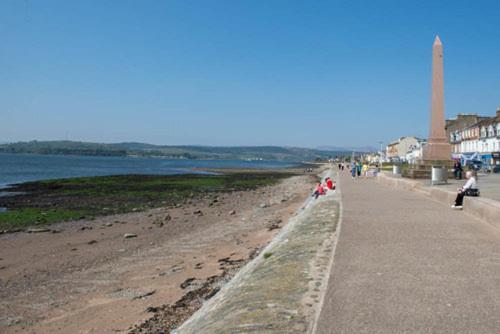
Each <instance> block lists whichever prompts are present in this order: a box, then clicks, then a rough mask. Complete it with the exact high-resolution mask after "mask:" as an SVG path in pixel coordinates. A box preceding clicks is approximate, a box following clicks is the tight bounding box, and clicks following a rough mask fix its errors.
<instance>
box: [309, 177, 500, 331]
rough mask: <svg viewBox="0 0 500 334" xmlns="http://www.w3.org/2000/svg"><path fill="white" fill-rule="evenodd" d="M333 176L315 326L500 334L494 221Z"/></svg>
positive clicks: (499, 233)
mask: <svg viewBox="0 0 500 334" xmlns="http://www.w3.org/2000/svg"><path fill="white" fill-rule="evenodd" d="M341 185H342V189H341V190H342V207H343V209H342V231H341V233H340V236H339V240H338V243H337V247H336V251H335V257H334V265H333V269H332V271H331V275H330V278H329V282H328V288H327V291H326V295H325V297H324V304H323V307H322V310H321V314H320V316H319V321H318V323H317V328H316V329H317V330H316V333H357V334H358V333H370V334H373V333H475V334H479V333H488V334H489V333H500V229H499V228H498V225H497V226H494V225H492V224H488V223H486V222H484V221H483V220H478V219H476V218H474V217H473V216H472V215H470V214H467V213H466V212H464V211H454V210H451V209H450V207H449V205H445V204H443V203H440V202H438V201H436V200H434V199H433V198H432V197H429V196H427V195H426V194H423V193H420V192H418V191H417V192H415V191H408V190H406V189H400V188H398V187H394V186H388V185H385V184H381V183H377V181H376V180H374V179H357V180H351V179H350V177H348V176H347V173H345V174H344V175H343V176H342V177H341ZM499 219H500V218H499Z"/></svg>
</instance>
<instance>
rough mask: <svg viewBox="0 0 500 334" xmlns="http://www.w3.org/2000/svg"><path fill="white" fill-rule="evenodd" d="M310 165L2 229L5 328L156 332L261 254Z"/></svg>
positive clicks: (292, 206)
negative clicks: (36, 227) (65, 219)
mask: <svg viewBox="0 0 500 334" xmlns="http://www.w3.org/2000/svg"><path fill="white" fill-rule="evenodd" d="M315 181H316V176H315V174H305V175H299V176H292V177H289V178H285V179H283V180H281V181H279V183H277V184H276V185H273V186H265V187H260V188H258V189H256V190H247V191H236V192H230V193H225V194H221V195H207V196H205V197H204V198H202V199H200V200H193V201H188V202H187V203H186V204H184V205H182V206H179V205H177V206H174V207H160V208H155V209H150V210H147V211H144V212H133V213H127V214H119V215H110V216H105V217H98V218H97V219H95V220H81V221H75V222H73V223H72V224H67V223H59V224H55V225H51V226H49V227H50V229H51V230H53V231H55V232H57V233H50V232H45V233H23V232H20V233H10V234H4V235H0V287H1V289H0V291H1V292H0V299H1V302H0V314H1V316H0V331H1V332H2V333H129V332H133V333H146V332H147V333H161V332H162V331H163V330H165V328H174V327H176V326H177V325H179V324H180V323H182V321H183V320H185V319H186V318H187V317H189V316H190V314H192V313H193V312H194V311H195V310H196V309H197V308H198V307H199V306H200V305H201V302H202V301H203V300H204V299H207V298H210V297H211V296H213V295H214V294H215V293H216V292H217V291H218V288H219V286H220V285H222V284H224V282H225V281H227V280H229V279H230V278H231V277H232V275H234V273H235V272H236V271H237V270H238V269H239V268H240V267H241V266H243V265H244V264H245V263H246V262H248V261H249V259H251V258H252V257H253V256H255V255H256V254H258V252H259V250H260V249H261V248H262V247H264V246H265V245H266V244H267V243H268V242H269V241H270V240H271V239H272V238H273V236H274V235H275V234H276V233H277V232H278V231H279V229H280V228H281V227H283V225H284V224H285V223H286V222H287V220H288V219H289V217H291V216H292V215H294V214H295V212H296V211H297V210H298V209H299V208H300V207H301V205H302V204H303V202H304V201H305V199H306V198H307V196H309V195H310V191H311V189H312V187H313V184H314V182H315Z"/></svg>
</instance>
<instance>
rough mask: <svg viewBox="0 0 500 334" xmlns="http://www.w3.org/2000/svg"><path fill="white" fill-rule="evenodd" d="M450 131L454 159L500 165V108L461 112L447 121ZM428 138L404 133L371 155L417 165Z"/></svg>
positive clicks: (486, 166) (485, 166) (371, 158)
mask: <svg viewBox="0 0 500 334" xmlns="http://www.w3.org/2000/svg"><path fill="white" fill-rule="evenodd" d="M446 134H447V136H448V141H449V143H450V144H451V147H452V156H451V158H452V159H453V160H460V161H461V163H462V164H463V165H470V164H475V165H476V166H480V167H481V168H483V169H486V170H488V169H491V168H493V167H494V166H496V165H500V108H498V109H497V110H496V114H495V115H494V116H480V115H477V114H458V115H457V116H456V117H455V118H452V119H447V120H446ZM426 144H427V140H426V139H423V138H418V137H414V136H403V137H400V138H398V139H395V140H393V141H391V142H390V143H388V144H387V145H386V147H385V150H381V151H380V152H378V153H372V154H368V155H367V156H366V159H367V160H368V161H371V162H392V163H409V164H413V163H415V162H416V161H417V160H418V159H421V158H422V152H423V148H424V147H425V145H426Z"/></svg>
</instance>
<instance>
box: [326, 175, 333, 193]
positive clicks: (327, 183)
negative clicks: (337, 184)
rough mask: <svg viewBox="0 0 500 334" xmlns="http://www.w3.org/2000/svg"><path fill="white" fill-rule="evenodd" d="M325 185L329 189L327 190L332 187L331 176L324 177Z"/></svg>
mask: <svg viewBox="0 0 500 334" xmlns="http://www.w3.org/2000/svg"><path fill="white" fill-rule="evenodd" d="M326 187H327V188H328V189H329V190H332V189H333V181H332V179H331V178H329V177H327V178H326Z"/></svg>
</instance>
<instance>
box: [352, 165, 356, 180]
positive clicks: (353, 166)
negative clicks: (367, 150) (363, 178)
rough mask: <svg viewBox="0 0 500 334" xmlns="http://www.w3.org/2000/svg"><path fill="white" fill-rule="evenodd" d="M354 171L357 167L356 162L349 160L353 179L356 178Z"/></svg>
mask: <svg viewBox="0 0 500 334" xmlns="http://www.w3.org/2000/svg"><path fill="white" fill-rule="evenodd" d="M356 171H357V167H356V162H355V161H353V162H351V176H352V178H353V180H354V178H356Z"/></svg>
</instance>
